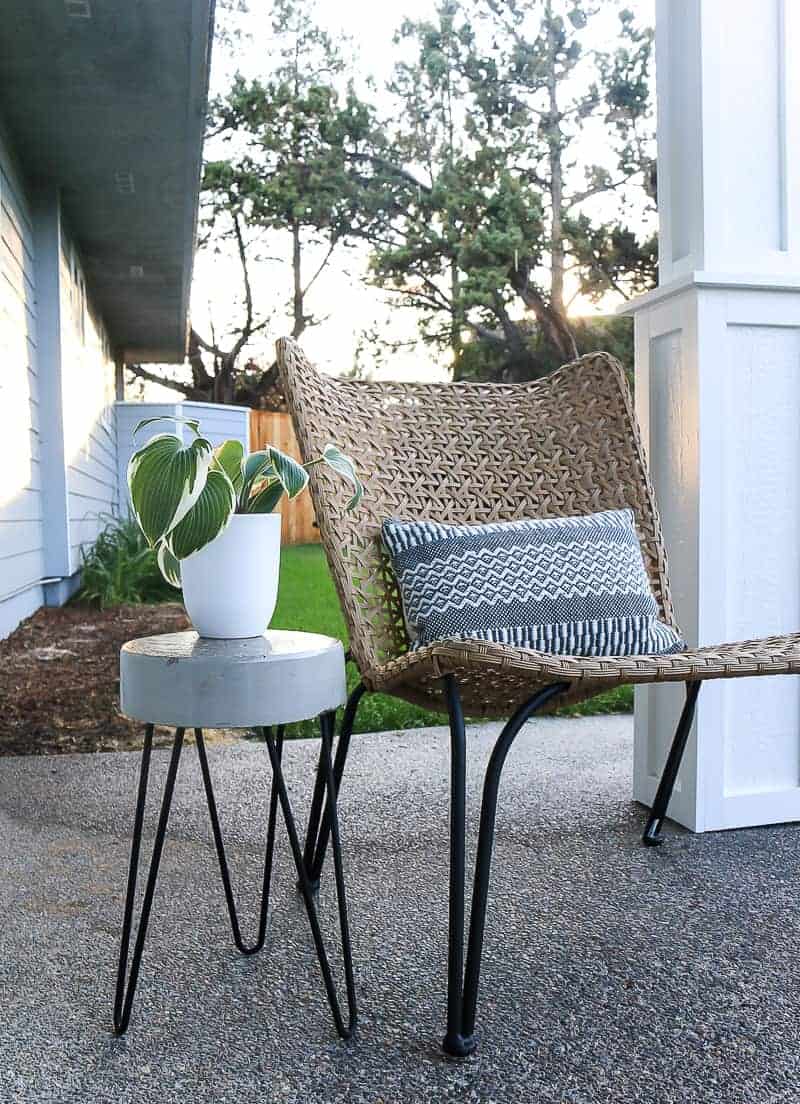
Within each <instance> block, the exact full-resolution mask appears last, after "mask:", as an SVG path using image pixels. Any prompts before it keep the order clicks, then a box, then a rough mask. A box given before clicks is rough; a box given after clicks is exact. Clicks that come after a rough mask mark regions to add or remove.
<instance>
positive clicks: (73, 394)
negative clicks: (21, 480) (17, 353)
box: [59, 228, 118, 571]
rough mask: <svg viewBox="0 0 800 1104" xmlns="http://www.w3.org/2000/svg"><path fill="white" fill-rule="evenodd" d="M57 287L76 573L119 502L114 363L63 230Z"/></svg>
mask: <svg viewBox="0 0 800 1104" xmlns="http://www.w3.org/2000/svg"><path fill="white" fill-rule="evenodd" d="M59 283H60V293H61V375H62V392H63V417H64V454H65V458H66V463H67V500H68V506H67V508H68V514H69V546H70V564H71V567H72V570H73V571H77V570H78V569H79V568H80V565H81V550H82V548H85V547H86V546H87V545H90V544H91V543H93V541H94V540H95V539H96V537H97V534H98V532H99V531H100V529H102V527H103V524H104V519H106V518H107V517H108V515H110V514H113V513H115V512H116V509H117V504H118V490H117V435H116V423H115V419H114V398H115V395H114V361H113V357H112V353H111V348H110V344H109V341H108V336H107V334H106V330H105V327H104V325H103V323H102V320H101V319H100V318H99V317H98V316H97V314H96V312H95V311H94V310H93V308H92V304H91V300H90V298H89V296H88V294H87V289H86V278H85V275H84V271H83V266H82V264H81V260H80V255H79V253H78V250H77V249H76V248H75V246H74V244H73V242H72V240H71V239H70V236H69V233H68V232H67V231H66V230H65V229H63V228H62V237H61V252H60V281H59Z"/></svg>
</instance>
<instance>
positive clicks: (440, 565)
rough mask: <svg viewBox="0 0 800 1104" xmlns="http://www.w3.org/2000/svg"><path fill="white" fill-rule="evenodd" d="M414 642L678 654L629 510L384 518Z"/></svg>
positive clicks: (386, 540) (595, 653)
mask: <svg viewBox="0 0 800 1104" xmlns="http://www.w3.org/2000/svg"><path fill="white" fill-rule="evenodd" d="M382 532H383V540H384V544H385V545H386V548H387V550H388V552H389V555H390V556H391V559H392V564H393V567H394V571H395V574H396V576H397V581H398V584H399V587H400V594H401V597H402V599H403V609H404V612H405V618H406V624H407V627H408V633H409V637H410V638H411V646H412V648H418V647H420V646H421V645H422V644H429V643H432V642H433V641H436V640H445V639H450V640H452V639H454V638H456V639H470V640H491V641H494V642H495V643H499V644H514V645H517V646H518V647H522V648H533V649H535V650H536V651H540V652H554V653H557V654H559V655H585V656H589V655H591V656H618V655H648V654H652V653H656V652H675V651H680V650H681V649H682V648H683V647H684V644H683V641H682V640H681V639H680V637H679V636H678V635H677V633H676V632H675V631H674V630H673V629H671V628H670V627H669V626H668V625H665V624H664V623H663V622H662V621H660V620H659V618H658V606H657V604H656V600H655V598H654V597H653V592H652V590H651V589H650V580H649V578H648V575H647V571H646V569H645V566H644V560H643V559H642V550H641V547H640V545H639V539H638V537H637V535H636V527H635V525H634V517H633V512H632V511H631V510H609V511H606V512H604V513H599V514H590V515H589V516H588V517H571V518H546V519H541V520H536V521H533V520H529V521H504V522H496V523H494V524H489V525H441V524H439V523H438V522H433V521H418V522H412V521H400V520H397V519H394V518H392V519H390V520H387V521H384V523H383V528H382Z"/></svg>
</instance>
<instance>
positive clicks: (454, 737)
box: [442, 675, 568, 1058]
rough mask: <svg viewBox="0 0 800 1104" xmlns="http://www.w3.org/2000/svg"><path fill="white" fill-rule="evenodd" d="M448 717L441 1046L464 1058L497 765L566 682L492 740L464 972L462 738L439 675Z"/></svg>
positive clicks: (456, 704) (453, 688) (454, 703)
mask: <svg viewBox="0 0 800 1104" xmlns="http://www.w3.org/2000/svg"><path fill="white" fill-rule="evenodd" d="M443 682H444V689H445V698H446V700H447V708H448V713H449V716H450V911H449V935H448V956H447V963H448V964H447V1033H446V1035H445V1037H444V1040H443V1042H442V1049H443V1050H444V1051H445V1053H446V1054H449V1055H450V1056H451V1057H454V1058H465V1057H467V1056H468V1055H469V1054H472V1052H473V1051H474V1050H475V1047H476V1046H477V1038H476V1036H475V1014H476V1008H477V1002H478V983H479V980H480V968H481V955H482V951H483V934H484V928H485V924H486V903H487V896H488V890H489V874H490V869H491V861H492V845H493V842H494V822H495V813H496V811H497V794H498V789H499V785H500V776H501V774H502V771H503V764H504V763H505V760H506V756H507V755H508V751H509V749H510V747H511V745H512V744H513V742H514V739H515V737H516V736H517V733H518V732H519V730H520V729H521V728H522V726H523V725H524V724H525V722H526V721H527V720H528V719H529V718H530V717H532V716H533V714H534V713H536V711H537V710H539V709H541V708H542V706H543V705H545V704H546V703H547V702H548V701H549V700H550V699H551V698H553V697H554V696H555V695H556V694H561V693H563V691H564V690H566V689H567V688H568V683H553V685H551V686H546V687H544V689H542V690H540V691H539V693H538V694H535V695H534V696H533V697H532V698H531V699H530V700H529V701H527V702H526V703H525V704H524V705H522V706H521V707H520V708H519V709H518V710H517V711H516V713H515V714H514V715H513V717H511V719H510V720H509V721H508V722H507V724H506V725H505V726H504V728H503V730H502V731H501V733H500V735H499V736H498V738H497V742H496V743H495V746H494V749H493V751H492V755H491V758H490V760H489V766H488V767H487V770H486V777H485V780H484V788H483V803H482V805H481V819H480V831H479V836H478V853H477V858H476V863H475V881H474V883H473V887H472V912H471V916H470V929H469V940H468V946H467V962H466V971H465V970H464V882H465V819H466V816H465V803H466V802H465V798H466V793H465V791H466V740H465V728H464V716H463V712H462V708H461V698H460V695H459V691H458V684H457V682H456V680H455V678H454V677H453V676H452V675H446V676H445V678H444V679H443Z"/></svg>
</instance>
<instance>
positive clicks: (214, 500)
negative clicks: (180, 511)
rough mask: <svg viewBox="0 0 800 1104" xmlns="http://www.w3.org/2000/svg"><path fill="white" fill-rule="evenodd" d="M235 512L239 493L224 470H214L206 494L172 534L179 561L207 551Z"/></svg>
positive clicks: (201, 496)
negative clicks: (203, 549) (208, 546)
mask: <svg viewBox="0 0 800 1104" xmlns="http://www.w3.org/2000/svg"><path fill="white" fill-rule="evenodd" d="M235 509H236V492H235V491H234V489H233V484H232V483H231V481H230V479H228V477H227V475H226V474H225V472H224V471H223V470H222V469H221V468H211V470H210V471H209V473H208V476H207V478H206V484H205V486H204V487H203V492H202V494H201V495H200V497H199V498H198V499H197V501H196V502H195V504H194V506H193V507H192V509H191V510H190V511H189V513H188V514H186V516H185V517H184V518H183V520H182V521H181V522H179V524H178V525H176V526H175V528H174V529H173V530H172V531H171V532H170V534H169V543H170V548H171V549H172V552H173V554H174V555H175V556H177V558H178V559H179V560H183V559H185V558H186V557H187V556H191V554H192V553H193V552H199V551H200V549H201V548H205V546H206V545H207V544H210V543H211V541H212V540H214V538H215V537H218V536H219V534H220V533H221V532H222V530H223V529H225V528H226V526H227V524H228V522H229V521H230V519H231V516H232V514H233V512H234V510H235Z"/></svg>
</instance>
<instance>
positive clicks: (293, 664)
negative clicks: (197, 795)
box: [120, 630, 347, 728]
mask: <svg viewBox="0 0 800 1104" xmlns="http://www.w3.org/2000/svg"><path fill="white" fill-rule="evenodd" d="M346 696H347V687H346V680H345V668H344V649H343V648H342V643H341V641H339V640H334V639H333V638H332V637H329V636H320V635H318V634H317V633H302V632H283V631H279V630H271V631H269V632H266V633H265V634H264V635H263V636H256V637H251V638H249V639H247V640H210V639H204V638H203V637H199V636H198V635H197V633H196V632H180V633H165V634H163V635H161V636H144V637H140V638H139V639H138V640H129V641H128V643H127V644H123V646H122V650H121V652H120V706H121V709H122V712H123V713H124V714H125V715H126V716H127V717H131V718H133V719H134V720H137V721H144V722H145V723H146V724H163V725H172V726H174V727H175V728H253V727H255V726H258V725H264V726H267V725H279V724H290V723H291V722H292V721H304V720H308V719H309V718H311V717H318V716H319V715H320V713H325V712H327V711H328V710H331V709H336V708H337V706H339V705H342V704H344V701H345V699H346Z"/></svg>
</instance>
